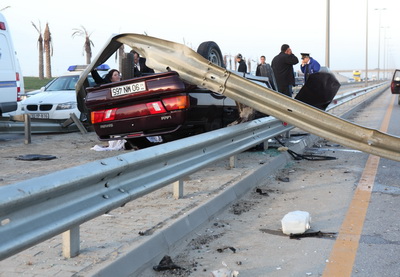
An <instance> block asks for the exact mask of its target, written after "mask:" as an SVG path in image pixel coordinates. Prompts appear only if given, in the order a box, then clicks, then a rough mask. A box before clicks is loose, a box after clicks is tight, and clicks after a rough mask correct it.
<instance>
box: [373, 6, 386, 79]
mask: <svg viewBox="0 0 400 277" xmlns="http://www.w3.org/2000/svg"><path fill="white" fill-rule="evenodd" d="M375 10H376V11H378V12H379V34H378V80H379V73H380V59H381V17H382V11H384V10H386V8H380V9H379V8H376V9H375Z"/></svg>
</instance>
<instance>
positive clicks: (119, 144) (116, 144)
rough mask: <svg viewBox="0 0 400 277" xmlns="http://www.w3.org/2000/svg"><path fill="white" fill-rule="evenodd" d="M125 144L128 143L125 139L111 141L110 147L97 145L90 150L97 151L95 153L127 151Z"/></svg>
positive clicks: (109, 142)
mask: <svg viewBox="0 0 400 277" xmlns="http://www.w3.org/2000/svg"><path fill="white" fill-rule="evenodd" d="M125 142H126V140H124V139H121V140H110V141H108V146H99V145H95V146H93V147H92V148H90V149H91V150H95V151H118V150H123V149H125Z"/></svg>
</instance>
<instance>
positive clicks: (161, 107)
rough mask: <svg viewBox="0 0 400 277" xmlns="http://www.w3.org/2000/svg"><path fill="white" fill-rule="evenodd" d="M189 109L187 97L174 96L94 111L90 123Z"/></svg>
mask: <svg viewBox="0 0 400 277" xmlns="http://www.w3.org/2000/svg"><path fill="white" fill-rule="evenodd" d="M187 108H189V98H188V96H175V97H169V98H165V99H162V102H161V101H154V102H149V103H144V104H137V105H132V106H126V107H121V108H114V109H108V110H100V111H94V112H92V113H91V118H92V123H93V124H95V123H101V122H104V121H111V120H118V119H125V118H132V117H140V116H147V115H153V114H161V113H166V112H167V111H173V110H182V109H187Z"/></svg>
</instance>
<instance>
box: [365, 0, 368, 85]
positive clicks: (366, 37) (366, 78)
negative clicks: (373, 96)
mask: <svg viewBox="0 0 400 277" xmlns="http://www.w3.org/2000/svg"><path fill="white" fill-rule="evenodd" d="M365 24H366V27H365V86H366V87H367V86H368V0H367V7H366V20H365Z"/></svg>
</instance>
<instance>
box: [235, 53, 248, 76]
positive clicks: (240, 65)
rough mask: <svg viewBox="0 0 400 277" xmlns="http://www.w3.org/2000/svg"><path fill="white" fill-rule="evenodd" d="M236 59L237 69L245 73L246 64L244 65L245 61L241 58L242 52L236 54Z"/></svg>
mask: <svg viewBox="0 0 400 277" xmlns="http://www.w3.org/2000/svg"><path fill="white" fill-rule="evenodd" d="M236 61H237V62H238V64H239V67H238V71H239V72H244V73H246V72H247V65H246V62H245V61H244V60H243V57H242V54H237V56H236Z"/></svg>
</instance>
